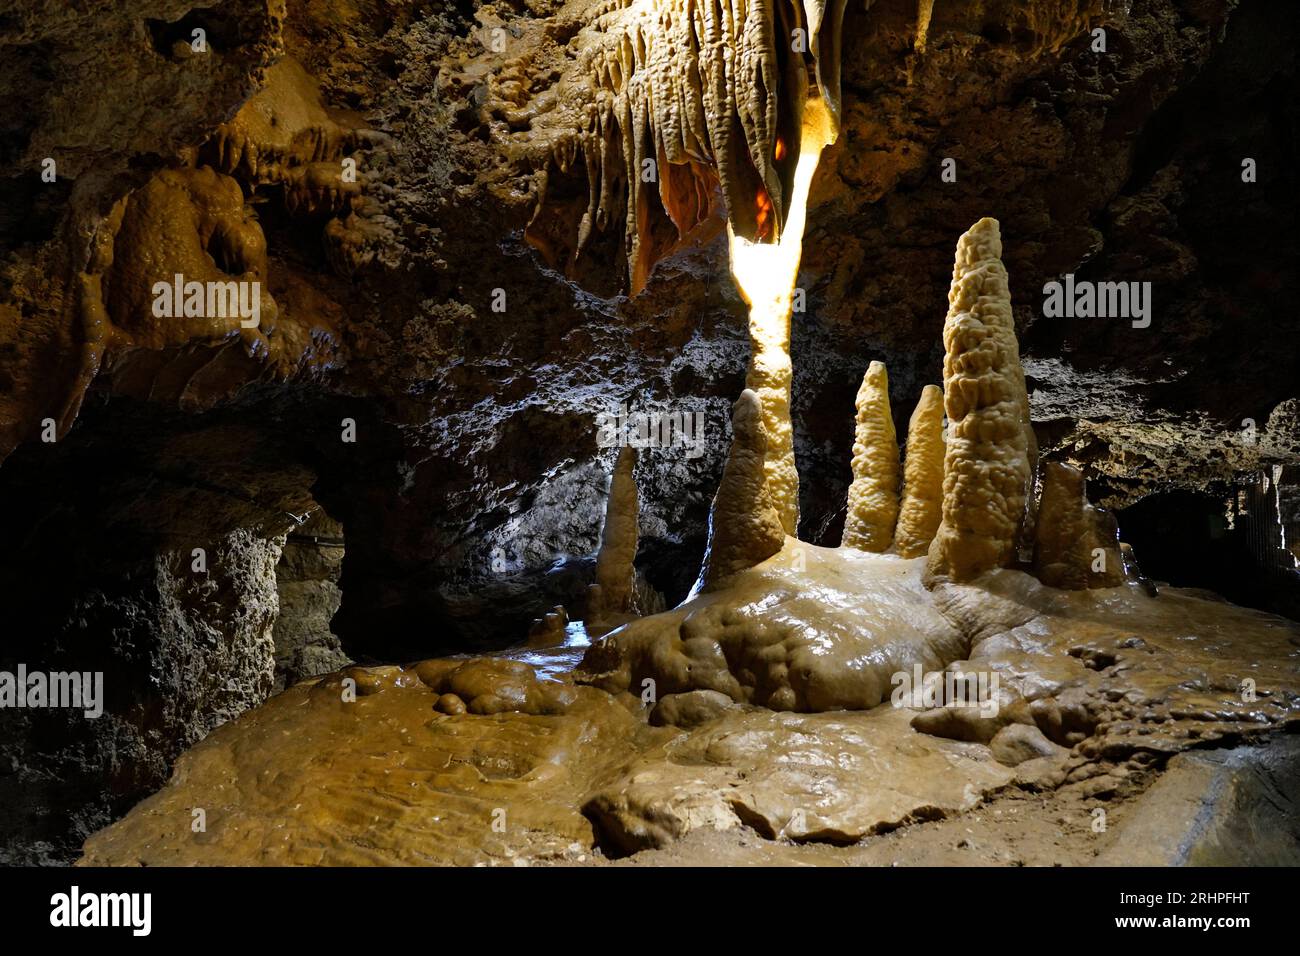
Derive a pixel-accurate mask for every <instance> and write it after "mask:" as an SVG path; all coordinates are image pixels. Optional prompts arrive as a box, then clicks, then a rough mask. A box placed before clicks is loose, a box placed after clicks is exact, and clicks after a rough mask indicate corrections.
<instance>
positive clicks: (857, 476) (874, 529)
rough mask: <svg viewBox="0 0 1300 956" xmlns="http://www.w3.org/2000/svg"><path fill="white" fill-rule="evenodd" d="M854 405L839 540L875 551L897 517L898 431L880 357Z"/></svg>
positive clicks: (882, 544) (884, 545) (886, 543)
mask: <svg viewBox="0 0 1300 956" xmlns="http://www.w3.org/2000/svg"><path fill="white" fill-rule="evenodd" d="M856 405H857V411H858V415H857V429H856V431H855V432H854V436H853V482H852V483H851V484H850V485H849V503H848V511H847V513H846V515H845V518H844V537H843V538H842V539H841V541H840V545H841V546H842V547H845V548H857V549H858V550H859V551H874V552H877V553H879V552H881V551H884V550H885V549H886V548H888V547H889V545H890V542H892V541H893V539H894V522H895V521H896V520H897V519H898V437H897V435H896V434H895V432H894V417H893V412H892V411H891V410H890V408H889V374H888V372H886V371H885V365H884V363H883V362H872V363H871V365H870V366H868V367H867V373H866V374H865V375H863V376H862V385H861V386H860V387H859V388H858V399H857V403H856Z"/></svg>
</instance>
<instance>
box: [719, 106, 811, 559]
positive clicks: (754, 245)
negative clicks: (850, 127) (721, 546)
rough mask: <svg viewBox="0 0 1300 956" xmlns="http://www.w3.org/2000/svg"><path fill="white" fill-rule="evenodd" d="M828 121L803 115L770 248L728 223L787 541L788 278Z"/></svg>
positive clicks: (794, 528) (793, 485)
mask: <svg viewBox="0 0 1300 956" xmlns="http://www.w3.org/2000/svg"><path fill="white" fill-rule="evenodd" d="M835 129H836V127H835V122H834V118H833V116H832V115H831V113H830V110H829V109H828V108H827V106H826V104H825V103H824V102H822V101H821V100H809V101H808V103H807V104H806V106H805V107H804V111H803V129H802V131H801V136H800V142H801V148H800V153H799V163H798V166H797V167H796V169H795V173H794V180H793V185H792V187H791V190H790V197H789V207H788V215H787V217H786V221H785V227H784V229H783V230H782V231H781V234H780V238H779V239H778V241H777V242H774V243H764V242H751V241H749V240H748V239H746V238H745V237H744V236H743V235H740V234H739V233H737V232H736V230H735V229H733V228H732V225H731V224H728V227H727V229H728V232H729V234H730V254H731V275H732V277H733V278H734V279H735V281H736V288H738V289H739V290H740V294H741V296H742V297H743V298H744V300H745V301H746V302H747V303H748V304H749V369H748V371H747V372H746V374H745V387H746V388H749V389H752V390H753V391H754V393H755V394H756V395H757V396H758V399H759V402H760V405H761V407H762V411H763V426H764V428H765V430H766V433H767V441H768V445H767V462H766V465H765V466H764V467H765V469H766V472H767V487H768V491H769V493H770V494H771V496H772V503H773V504H774V505H775V506H776V510H777V513H778V514H780V515H781V524H782V526H783V527H784V528H785V532H786V534H788V535H791V536H794V535H796V534H797V533H798V527H799V471H798V469H797V467H796V465H795V460H794V426H793V425H792V423H791V421H790V386H791V384H792V382H793V381H794V367H793V365H792V364H791V361H790V315H791V310H792V306H793V301H794V288H795V285H794V283H795V279H796V278H797V277H798V275H799V260H800V258H801V257H802V255H803V230H804V222H805V218H806V215H807V208H808V189H809V187H810V186H811V185H812V177H813V173H814V172H815V171H816V169H817V161H818V158H819V157H820V156H821V151H822V149H823V148H824V147H825V146H827V145H829V144H830V143H832V142H834V140H835Z"/></svg>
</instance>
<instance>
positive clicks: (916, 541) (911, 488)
mask: <svg viewBox="0 0 1300 956" xmlns="http://www.w3.org/2000/svg"><path fill="white" fill-rule="evenodd" d="M942 514H943V390H942V389H941V388H939V387H938V386H937V385H927V386H925V388H923V389H922V390H921V397H920V399H919V400H917V403H916V410H915V411H913V412H912V418H911V420H910V421H909V422H908V424H907V457H906V460H905V461H904V462H903V500H902V503H901V504H900V506H899V509H898V528H897V529H896V530H895V532H894V550H895V551H896V552H897V553H898V554H899V555H900V556H901V557H904V558H917V557H920V556H921V555H923V554H925V553H926V552H927V551H928V550H929V548H930V542H931V541H933V540H934V533H935V532H936V531H937V530H938V529H939V521H940V518H941V517H942Z"/></svg>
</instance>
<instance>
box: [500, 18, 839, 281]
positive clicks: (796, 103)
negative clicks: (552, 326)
mask: <svg viewBox="0 0 1300 956" xmlns="http://www.w3.org/2000/svg"><path fill="white" fill-rule="evenodd" d="M844 6H845V0H803V2H802V3H796V2H791V0H632V2H619V0H614V2H612V3H606V4H601V5H599V6H597V7H596V8H595V9H594V13H595V17H594V21H593V22H592V24H591V25H590V27H588V31H589V32H590V46H589V49H588V50H587V51H586V52H585V53H584V61H583V73H584V74H585V77H586V82H587V83H589V84H590V90H589V91H588V92H590V94H591V95H590V97H589V99H590V106H589V107H588V108H587V110H586V112H585V115H584V116H583V118H582V123H583V128H582V129H581V131H580V132H579V134H578V135H577V136H576V137H562V138H560V139H559V140H558V141H557V142H556V143H555V145H554V147H553V158H554V161H555V163H556V166H557V167H558V168H559V169H560V171H561V172H564V173H567V172H568V171H569V170H570V169H572V168H577V167H578V163H579V162H581V163H582V164H583V166H584V167H585V171H586V176H587V186H588V203H587V209H586V212H585V214H584V215H583V216H582V219H581V223H580V225H579V229H578V238H577V246H576V249H575V250H574V253H573V255H574V257H575V258H576V257H577V256H579V255H581V254H582V251H583V249H584V247H585V246H586V245H587V243H588V241H589V240H590V238H591V236H592V233H593V230H602V231H603V230H604V229H605V228H606V227H607V226H608V225H609V224H610V223H611V222H613V221H615V220H616V217H617V216H618V214H619V212H620V211H621V212H622V214H623V219H624V222H623V226H624V251H625V253H626V255H627V264H628V275H629V285H630V286H631V289H632V291H633V292H635V291H637V290H639V289H640V288H641V287H642V285H643V284H644V282H645V279H646V277H647V275H648V272H649V269H650V267H651V266H652V265H653V261H654V257H655V255H654V249H652V248H651V244H650V243H649V241H648V237H649V233H650V228H651V222H650V211H651V203H652V200H653V199H654V198H655V193H657V198H658V204H659V205H660V206H661V207H662V210H663V211H664V212H665V213H666V214H667V217H668V218H669V219H670V220H671V221H672V223H673V224H674V225H675V226H676V228H677V231H678V233H679V234H680V235H685V234H686V233H687V232H689V231H690V229H691V228H693V227H694V226H695V225H696V224H697V223H698V222H699V221H700V220H702V219H703V218H704V217H705V216H707V215H708V213H709V197H710V195H711V193H712V192H713V189H714V185H715V183H716V184H719V185H720V186H721V191H722V195H723V198H724V200H725V202H726V205H727V217H728V220H729V222H730V223H731V224H732V226H733V228H734V230H735V232H736V233H737V234H739V235H743V236H745V237H747V238H750V239H759V240H766V241H773V240H775V239H776V237H777V236H778V235H779V234H780V233H781V231H782V228H783V226H784V225H785V222H786V219H787V217H788V216H789V214H790V210H791V202H790V198H791V197H790V194H791V192H792V190H793V189H794V182H793V181H794V176H795V171H796V169H797V166H798V161H799V154H800V149H801V144H800V130H801V129H802V127H803V110H804V104H805V102H807V100H808V99H809V88H810V83H809V79H808V74H809V70H810V68H811V70H812V73H813V76H814V84H813V85H815V86H816V89H817V98H819V99H820V102H822V103H824V104H825V107H826V111H827V116H828V119H829V122H830V127H831V130H832V133H831V139H834V135H835V133H836V132H837V131H838V126H839V108H840V107H839V103H840V91H839V87H840V79H839V76H840V72H839V57H840V24H841V21H842V19H843V15H844ZM582 39H586V38H585V37H584V38H580V40H582ZM530 118H531V117H529V116H522V115H521V116H520V117H517V118H512V119H515V120H517V121H520V122H522V121H526V120H528V119H530ZM620 206H621V210H620Z"/></svg>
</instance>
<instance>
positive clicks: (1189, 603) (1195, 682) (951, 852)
mask: <svg viewBox="0 0 1300 956" xmlns="http://www.w3.org/2000/svg"><path fill="white" fill-rule="evenodd" d="M796 546H797V547H796ZM921 566H922V562H921V560H919V559H918V560H914V561H906V560H902V559H898V558H895V557H890V556H884V555H864V554H861V553H854V552H850V551H848V550H846V549H818V548H812V547H811V546H802V545H798V543H797V542H796V543H794V544H793V545H791V546H790V547H788V548H787V549H786V550H785V551H783V552H782V553H781V554H779V555H776V556H774V557H773V558H771V559H770V560H769V561H767V562H765V563H764V564H762V565H760V566H757V567H755V568H752V569H749V570H747V571H745V572H743V573H741V574H737V575H736V576H735V577H734V578H732V579H730V583H729V584H728V586H727V587H726V588H725V589H723V590H721V591H717V592H711V593H708V594H704V595H701V596H699V597H697V598H695V599H692V600H691V601H688V602H687V603H686V604H684V605H682V606H681V607H679V608H676V609H674V610H672V611H669V612H664V613H663V614H659V615H654V616H651V617H648V618H642V619H639V620H638V621H635V622H632V623H631V624H629V625H627V626H626V627H623V628H619V629H617V630H615V631H613V632H611V633H610V634H609V635H608V636H606V637H605V638H603V639H602V640H601V641H599V642H598V643H597V644H596V645H594V646H592V647H590V648H584V645H585V643H586V636H585V634H584V633H583V632H582V630H581V628H576V627H574V628H570V629H569V630H568V631H566V634H565V638H564V639H563V641H562V642H561V643H560V644H559V646H556V647H552V648H519V649H517V650H514V651H509V652H505V653H502V654H499V655H496V656H488V657H469V658H453V659H435V660H429V661H423V662H420V663H418V664H411V665H405V666H396V665H390V666H383V667H350V668H345V669H344V670H341V671H338V672H336V673H333V674H329V675H326V676H324V677H321V678H317V679H313V680H311V681H306V682H303V683H300V684H298V685H296V686H294V687H291V688H289V689H288V690H286V691H285V692H283V693H281V694H278V695H276V696H275V697H273V698H271V699H270V700H268V701H267V702H266V703H265V704H263V705H262V706H260V707H257V708H254V709H253V710H251V711H249V712H247V713H245V714H243V715H242V716H240V717H239V718H237V719H236V720H234V721H231V722H230V723H228V724H225V725H223V726H221V727H219V728H218V729H217V730H216V731H214V732H213V733H212V734H210V735H209V736H208V737H207V738H205V739H204V740H203V741H201V742H200V743H199V744H198V745H196V746H195V747H193V748H192V749H191V750H190V751H188V752H187V753H185V754H184V755H182V757H181V758H180V759H179V761H178V762H177V764H176V767H175V770H174V772H173V776H172V779H171V781H170V782H169V783H168V785H167V786H166V787H164V788H163V789H162V790H161V791H159V792H158V793H156V794H154V795H153V796H152V797H149V798H148V799H146V800H144V801H143V802H142V803H140V804H139V805H137V806H136V807H135V809H133V810H132V811H131V812H130V813H129V814H128V815H127V816H126V817H125V818H123V819H122V820H121V821H119V822H118V823H116V824H113V825H112V826H110V827H107V828H105V829H104V830H101V831H100V832H98V833H96V834H95V835H93V836H92V837H91V838H90V839H89V840H88V841H87V842H86V845H85V855H84V857H83V859H82V861H81V862H82V863H83V864H92V865H94V864H98V865H120V864H128V865H129V864H139V865H393V864H397V865H404V864H405V865H470V866H496V865H515V866H517V865H582V864H599V865H605V864H607V863H610V862H613V863H616V864H618V865H624V864H627V863H630V864H632V865H654V864H656V863H658V864H683V865H691V864H700V865H746V864H755V865H758V864H791V865H796V864H799V865H802V864H809V865H818V864H827V865H838V864H843V865H881V866H888V865H894V864H899V865H906V864H933V865H960V864H986V865H989V864H991V865H1043V866H1048V865H1057V864H1062V865H1079V864H1089V863H1094V862H1099V863H1113V864H1127V863H1134V862H1155V863H1175V864H1176V863H1197V862H1202V863H1222V862H1252V863H1253V862H1287V861H1291V862H1294V861H1295V860H1297V859H1300V853H1298V852H1297V849H1296V848H1297V847H1300V834H1297V833H1296V825H1295V822H1294V821H1295V820H1296V819H1297V818H1300V814H1298V813H1297V812H1296V807H1295V806H1294V797H1293V796H1292V795H1293V794H1295V793H1296V792H1300V786H1297V785H1296V784H1297V782H1298V781H1300V769H1297V768H1300V757H1298V756H1297V755H1298V754H1300V748H1297V746H1296V744H1297V742H1300V737H1297V736H1296V735H1294V734H1290V733H1285V731H1288V730H1289V731H1294V730H1296V729H1297V728H1300V668H1297V661H1298V660H1300V628H1297V626H1296V625H1294V623H1292V622H1288V621H1286V620H1284V619H1282V618H1277V617H1274V616H1271V615H1267V614H1262V613H1260V612H1256V611H1249V610H1246V609H1242V608H1237V607H1234V606H1232V605H1230V604H1227V603H1226V602H1223V601H1222V600H1218V599H1215V598H1213V597H1212V596H1206V595H1204V594H1200V593H1196V592H1189V591H1180V590H1178V589H1166V590H1164V591H1162V592H1161V593H1160V595H1159V596H1158V597H1157V596H1152V595H1150V594H1149V593H1148V592H1147V591H1146V590H1145V589H1144V588H1143V587H1141V586H1140V585H1137V584H1132V585H1129V586H1125V587H1119V588H1109V589H1102V590H1099V591H1079V592H1066V591H1058V590H1056V589H1053V588H1047V587H1044V586H1042V585H1041V584H1040V583H1039V582H1037V581H1036V580H1034V579H1033V578H1032V577H1030V576H1029V575H1026V574H1023V573H1021V572H1013V571H999V572H994V573H993V574H991V575H989V576H987V577H986V578H984V579H982V580H981V581H980V582H979V583H978V585H962V586H955V585H941V586H939V587H936V588H934V589H932V590H929V589H926V588H925V587H924V586H923V585H922V582H921ZM810 594H811V595H813V597H809V595H810ZM960 649H964V652H965V655H966V656H965V658H964V659H961V658H960V657H954V655H955V654H958V653H960ZM584 650H585V655H584V656H583V660H582V663H581V666H580V667H579V668H578V669H577V670H573V669H572V668H573V665H574V662H575V660H576V659H577V658H578V656H579V655H583V653H584ZM913 664H915V666H916V668H917V669H918V670H919V669H921V668H922V666H923V665H924V667H925V668H926V669H927V670H931V669H933V668H935V667H937V668H938V672H939V673H947V671H946V670H944V669H945V668H947V669H949V670H950V669H951V668H954V667H960V668H961V669H962V670H965V671H970V672H975V671H978V672H981V673H984V674H986V675H989V676H990V678H991V677H993V676H997V677H998V678H1000V683H998V684H993V685H992V688H991V689H992V690H993V692H994V694H995V695H996V697H995V698H994V697H990V698H988V699H986V700H984V701H983V702H975V704H977V705H975V704H973V703H972V702H971V701H966V702H965V703H963V702H962V701H961V700H956V701H952V700H949V701H944V702H942V703H941V705H939V706H936V705H935V704H934V703H933V702H929V701H918V700H917V699H916V698H914V697H913V698H908V697H897V696H895V699H891V696H893V695H891V693H890V690H889V688H890V684H891V676H890V675H891V674H892V675H894V677H897V676H898V675H899V674H909V673H911V668H912V665H913ZM762 667H767V668H768V671H765V672H762V673H759V671H760V670H761V668H762ZM932 672H933V671H932ZM647 674H650V675H653V677H652V678H651V679H649V684H651V685H654V686H657V688H658V693H657V696H656V695H655V694H650V695H648V697H643V696H639V694H640V693H642V692H643V687H645V686H646V685H647V679H646V678H645V676H644V675H647ZM773 675H778V676H780V677H782V678H784V679H785V680H786V681H788V683H786V684H784V685H781V687H778V691H779V692H780V693H784V692H785V691H786V690H788V691H790V693H793V694H797V695H799V696H797V697H796V698H794V699H795V700H796V701H797V702H800V703H801V704H805V705H806V704H807V703H812V704H813V705H814V706H811V707H810V706H798V707H797V708H795V709H781V708H774V707H771V706H758V705H756V704H755V703H739V702H738V701H739V700H741V699H745V698H750V699H759V700H761V699H762V698H761V696H760V695H761V694H762V693H770V692H771V689H772V688H774V687H777V684H775V683H773V680H774V677H773ZM656 682H657V683H656ZM991 683H992V682H991ZM719 688H723V689H728V690H732V691H733V692H732V693H731V694H730V695H729V694H728V693H723V692H722V691H721V690H719ZM782 688H783V689H782ZM774 699H775V698H774ZM846 701H847V702H854V701H859V702H860V703H859V704H857V705H856V706H854V705H853V704H852V703H848V704H846V703H845V702H846ZM992 702H996V703H997V705H998V706H996V707H987V706H986V705H987V704H989V703H992Z"/></svg>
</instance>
